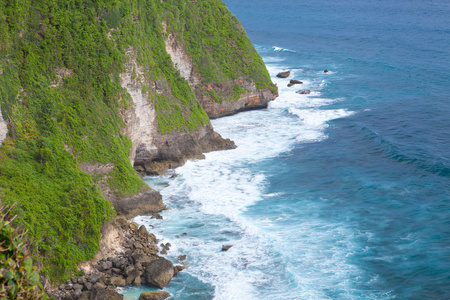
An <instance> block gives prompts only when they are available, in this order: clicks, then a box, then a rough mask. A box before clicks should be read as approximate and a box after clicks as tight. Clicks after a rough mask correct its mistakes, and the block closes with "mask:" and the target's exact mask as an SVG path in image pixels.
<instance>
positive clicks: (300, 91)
mask: <svg viewBox="0 0 450 300" xmlns="http://www.w3.org/2000/svg"><path fill="white" fill-rule="evenodd" d="M296 93H297V94H302V95H308V94H311V91H310V90H307V89H303V90H298V91H296Z"/></svg>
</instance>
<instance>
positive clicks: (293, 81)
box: [289, 79, 303, 84]
mask: <svg viewBox="0 0 450 300" xmlns="http://www.w3.org/2000/svg"><path fill="white" fill-rule="evenodd" d="M289 83H293V84H303V82H302V81H300V80H297V79H291V80H289Z"/></svg>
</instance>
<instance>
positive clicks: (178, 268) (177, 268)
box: [173, 265, 186, 276]
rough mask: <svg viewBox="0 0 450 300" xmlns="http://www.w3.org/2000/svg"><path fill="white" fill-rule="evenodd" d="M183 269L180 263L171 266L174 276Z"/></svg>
mask: <svg viewBox="0 0 450 300" xmlns="http://www.w3.org/2000/svg"><path fill="white" fill-rule="evenodd" d="M184 269H186V267H185V266H180V265H178V266H175V267H173V273H174V276H175V275H177V274H178V273H180V272H181V271H183V270H184Z"/></svg>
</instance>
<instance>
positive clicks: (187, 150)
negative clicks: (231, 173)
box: [134, 124, 236, 175]
mask: <svg viewBox="0 0 450 300" xmlns="http://www.w3.org/2000/svg"><path fill="white" fill-rule="evenodd" d="M153 144H154V145H155V146H156V147H155V148H153V149H148V148H142V149H141V148H138V149H137V150H136V159H135V162H134V167H135V169H136V170H137V171H138V172H140V173H141V174H145V175H160V174H164V173H165V172H166V171H167V170H168V169H172V168H176V167H179V166H181V165H183V164H184V163H185V162H186V161H187V160H188V159H190V158H203V157H204V156H203V153H204V152H210V151H214V150H226V149H234V148H236V145H235V144H234V142H232V141H230V140H229V139H223V138H222V137H221V136H220V134H218V133H217V132H215V131H214V130H213V128H212V126H211V124H207V125H205V126H204V127H202V128H199V129H196V130H193V131H192V132H191V133H187V132H174V133H170V134H165V135H159V136H158V138H156V139H154V141H153Z"/></svg>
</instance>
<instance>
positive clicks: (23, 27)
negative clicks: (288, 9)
mask: <svg viewBox="0 0 450 300" xmlns="http://www.w3.org/2000/svg"><path fill="white" fill-rule="evenodd" d="M177 17H180V20H181V21H180V22H181V23H180V22H179V21H178V19H177ZM162 21H168V22H169V23H170V24H171V26H172V27H173V28H174V30H176V31H177V32H178V33H179V34H183V38H184V39H185V40H186V41H187V43H186V47H188V49H189V51H190V52H189V54H190V55H192V56H193V59H194V62H195V64H196V66H197V68H198V69H199V70H200V72H201V74H202V76H203V77H204V80H205V82H212V81H226V80H228V79H230V78H237V77H239V76H247V78H249V80H253V81H254V82H256V84H257V86H259V87H260V88H263V87H266V86H269V85H270V84H269V81H270V79H268V74H267V71H265V69H264V70H263V63H262V60H261V59H260V58H259V59H257V58H258V57H257V56H256V55H257V53H256V52H255V51H254V49H253V47H251V44H250V42H249V41H248V39H245V38H244V35H245V33H244V31H243V29H242V27H240V25H239V24H238V22H237V21H236V20H235V18H234V17H232V16H231V15H230V14H229V13H228V10H227V9H226V7H225V6H224V5H223V4H222V3H221V2H220V1H198V4H195V3H194V2H191V1H183V0H180V1H163V2H161V1H152V0H125V1H119V0H112V1H102V0H70V1H67V0H46V1H39V0H0V105H1V109H2V114H3V118H4V119H5V120H6V121H7V123H8V129H9V136H8V138H7V140H6V141H4V142H3V145H2V147H0V196H1V201H2V202H4V203H9V204H12V203H15V202H17V203H18V204H17V207H16V209H15V213H16V214H18V217H17V219H16V221H15V222H16V223H17V224H20V225H22V226H23V227H24V228H26V229H27V230H28V238H29V239H28V241H29V243H30V249H31V250H32V254H33V255H34V256H35V258H36V260H37V264H38V265H39V266H40V267H41V272H42V273H43V275H45V276H47V277H48V278H49V279H50V280H51V281H52V282H54V283H58V282H63V281H65V280H66V279H67V278H69V277H71V276H73V275H74V274H76V273H77V272H78V271H77V265H78V264H79V263H80V262H81V261H84V260H88V259H92V258H93V256H94V254H95V253H96V251H97V250H98V247H99V238H100V230H101V227H102V225H103V224H105V222H107V221H108V220H109V219H111V218H113V217H114V215H115V212H114V210H113V208H112V206H111V203H110V202H109V201H107V200H105V199H104V197H103V196H102V194H101V192H100V190H99V188H98V187H97V186H96V184H95V182H94V180H93V178H91V176H89V175H87V174H85V173H83V172H82V171H81V169H80V168H79V166H78V163H82V162H88V163H92V164H96V163H100V164H112V165H113V166H114V167H113V171H112V172H110V173H109V174H105V175H107V176H108V180H107V182H108V185H109V188H110V189H111V190H112V191H115V193H116V194H117V195H118V196H119V197H126V196H129V195H133V194H136V193H138V192H139V191H142V190H143V189H145V187H146V186H145V183H144V182H143V181H142V179H140V178H139V176H138V175H137V173H136V172H135V171H134V170H133V168H132V166H131V165H130V163H129V160H128V157H129V151H130V147H131V141H130V140H129V139H128V138H127V137H126V136H124V135H123V134H122V129H123V128H124V126H125V124H124V122H123V120H122V118H121V117H120V115H121V112H123V111H124V110H125V109H127V108H129V107H130V105H132V103H131V99H130V97H129V95H128V94H127V93H126V90H125V89H123V88H122V87H121V85H120V74H121V73H123V72H125V68H124V63H125V62H126V61H127V60H128V59H129V57H127V56H126V55H125V52H126V49H129V48H130V47H132V48H133V49H134V50H135V53H136V56H137V57H136V59H137V63H138V64H139V65H140V66H142V67H143V68H144V72H145V77H146V81H145V82H143V83H142V84H143V85H144V87H145V88H144V91H145V92H146V93H147V94H148V97H149V99H150V100H151V101H153V103H154V105H155V107H156V110H157V121H158V125H159V130H160V132H161V133H162V134H165V133H170V132H173V131H186V132H188V131H192V130H195V129H196V128H200V127H201V126H203V125H204V124H207V123H208V117H207V115H206V113H205V112H204V110H203V109H202V108H201V106H200V104H199V103H198V101H197V99H196V97H195V94H194V92H193V90H192V89H191V87H190V86H189V84H188V82H187V81H186V80H185V79H183V78H181V77H180V75H179V73H178V72H177V71H176V70H175V68H174V66H173V63H172V62H171V60H170V57H169V55H168V54H167V53H166V52H165V45H164V36H163V31H162V25H161V24H162ZM181 24H184V25H183V26H184V27H183V26H181ZM229 26H231V27H229ZM183 28H185V29H186V28H187V29H192V30H184V29H183ZM230 28H232V29H234V30H229V29H230ZM234 31H237V32H239V34H237V33H236V34H237V35H236V36H235V35H234V34H235V33H233V32H234ZM221 35H224V36H225V37H226V42H227V43H229V44H230V45H231V46H232V47H231V48H230V47H228V46H227V47H224V44H223V40H221V39H220V36H221ZM234 43H236V45H234ZM229 49H236V51H234V52H230V54H228V52H227V51H229ZM252 49H253V50H252ZM202 57H203V58H204V60H202ZM242 61H245V62H246V64H245V67H243V66H242V64H241V62H242ZM268 80H269V81H268ZM157 81H159V82H161V84H162V86H163V91H162V92H157V91H155V90H154V89H153V85H154V83H155V82H157ZM240 92H241V90H240V89H239V88H236V92H235V94H236V95H237V94H238V93H240ZM99 176H100V175H97V176H94V179H97V180H98V177H99Z"/></svg>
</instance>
